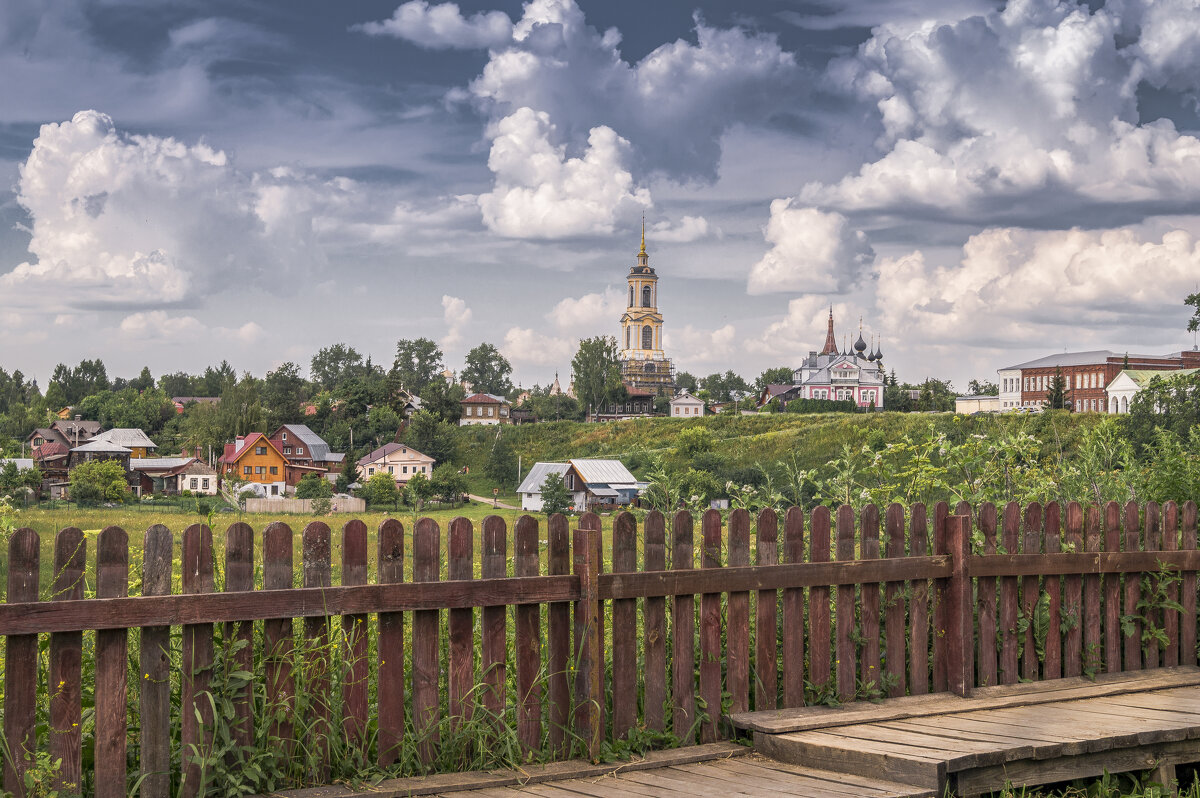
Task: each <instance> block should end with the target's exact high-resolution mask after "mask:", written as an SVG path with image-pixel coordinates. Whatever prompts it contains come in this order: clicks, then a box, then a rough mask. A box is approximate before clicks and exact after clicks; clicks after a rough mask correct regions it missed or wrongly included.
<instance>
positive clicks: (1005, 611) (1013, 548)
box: [999, 502, 1021, 684]
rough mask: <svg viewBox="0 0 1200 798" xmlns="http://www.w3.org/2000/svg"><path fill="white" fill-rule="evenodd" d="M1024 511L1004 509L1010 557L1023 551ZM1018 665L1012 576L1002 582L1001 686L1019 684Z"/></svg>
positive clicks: (1003, 529) (1003, 532) (1005, 540)
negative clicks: (1022, 512) (1020, 546)
mask: <svg viewBox="0 0 1200 798" xmlns="http://www.w3.org/2000/svg"><path fill="white" fill-rule="evenodd" d="M1020 523H1021V507H1020V505H1018V504H1017V503H1016V502H1009V503H1008V504H1006V505H1004V516H1003V519H1002V521H1001V524H1002V526H1001V533H1000V545H1001V547H1002V548H1003V549H1004V553H1006V554H1016V553H1017V551H1018V548H1019V545H1020V544H1019V541H1020V533H1019V528H1020ZM1018 675H1019V671H1018V661H1017V580H1016V578H1014V577H1011V576H1005V577H1001V579H1000V678H999V682H1000V683H1001V684H1016V682H1017V677H1018Z"/></svg>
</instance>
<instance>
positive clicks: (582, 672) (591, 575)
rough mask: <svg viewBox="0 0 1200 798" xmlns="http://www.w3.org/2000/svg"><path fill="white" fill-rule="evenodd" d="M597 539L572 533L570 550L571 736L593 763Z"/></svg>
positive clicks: (589, 532)
mask: <svg viewBox="0 0 1200 798" xmlns="http://www.w3.org/2000/svg"><path fill="white" fill-rule="evenodd" d="M599 536H600V532H599V531H598V530H595V529H587V528H580V529H576V530H575V540H574V546H573V547H572V548H573V551H572V556H573V559H574V568H575V575H576V576H578V577H579V582H580V594H581V595H580V598H579V601H577V602H576V603H575V635H574V636H575V734H576V736H577V737H578V738H579V740H580V742H581V744H582V745H583V749H584V752H585V755H586V757H587V758H588V759H589V760H591V761H593V762H595V761H597V760H598V759H599V755H600V742H601V740H602V739H603V736H604V721H603V719H602V717H601V715H600V705H601V704H602V703H603V702H604V693H603V692H602V682H601V679H600V669H599V667H597V665H598V663H597V660H600V659H603V657H604V651H603V637H602V636H601V633H600V596H599V591H598V590H597V588H596V577H597V575H598V573H599V570H598V568H597V564H596V559H597V558H596V546H595V545H594V541H595V540H596V539H598V538H599Z"/></svg>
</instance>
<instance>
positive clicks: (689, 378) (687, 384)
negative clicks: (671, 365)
mask: <svg viewBox="0 0 1200 798" xmlns="http://www.w3.org/2000/svg"><path fill="white" fill-rule="evenodd" d="M675 387H676V388H678V389H679V390H681V391H687V392H688V393H695V392H696V378H695V376H693V375H691V374H689V373H688V372H686V371H681V372H679V373H678V374H676V375H675Z"/></svg>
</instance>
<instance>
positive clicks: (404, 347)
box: [390, 338, 445, 396]
mask: <svg viewBox="0 0 1200 798" xmlns="http://www.w3.org/2000/svg"><path fill="white" fill-rule="evenodd" d="M443 368H445V367H444V366H443V365H442V350H441V349H439V348H438V345H437V344H435V343H434V342H433V341H431V340H430V339H428V338H414V339H411V340H409V339H401V340H399V341H397V342H396V359H395V361H394V362H393V363H392V371H391V375H390V376H391V380H392V381H393V382H394V383H395V384H396V386H397V387H399V388H403V389H404V390H406V391H408V392H409V393H411V394H415V395H417V396H423V394H424V391H425V388H426V387H427V386H428V385H429V384H430V383H431V382H433V381H434V380H435V379H441V377H440V376H439V372H440V371H441V370H442V369H443Z"/></svg>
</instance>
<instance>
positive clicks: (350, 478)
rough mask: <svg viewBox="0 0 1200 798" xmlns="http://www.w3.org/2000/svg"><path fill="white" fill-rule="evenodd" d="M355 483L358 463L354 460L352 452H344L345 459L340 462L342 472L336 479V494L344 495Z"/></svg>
mask: <svg viewBox="0 0 1200 798" xmlns="http://www.w3.org/2000/svg"><path fill="white" fill-rule="evenodd" d="M355 482H358V462H357V461H356V460H355V459H354V453H353V452H346V457H345V459H343V460H342V471H341V473H340V474H338V478H337V485H336V487H337V492H338V493H345V492H346V491H348V490H350V486H351V485H353V484H354V483H355Z"/></svg>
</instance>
